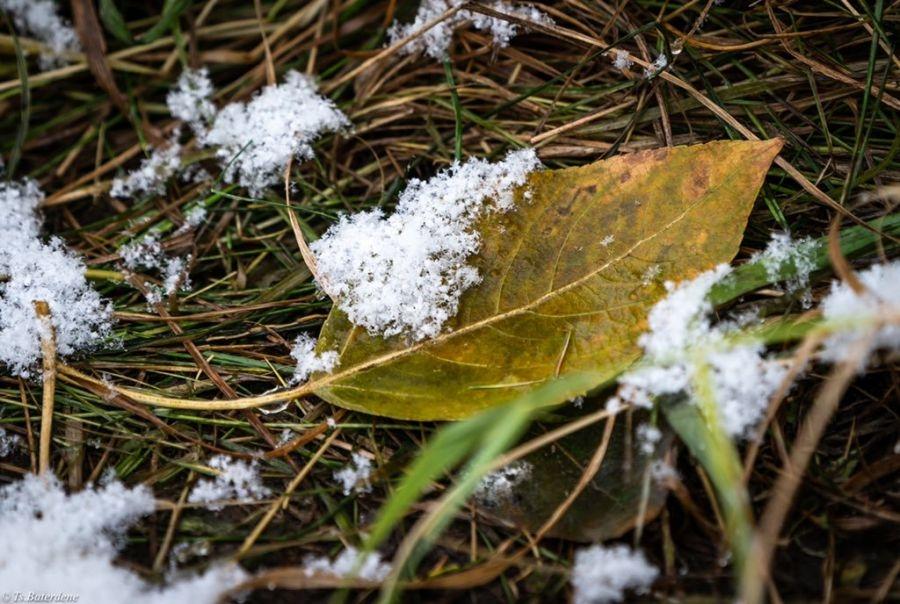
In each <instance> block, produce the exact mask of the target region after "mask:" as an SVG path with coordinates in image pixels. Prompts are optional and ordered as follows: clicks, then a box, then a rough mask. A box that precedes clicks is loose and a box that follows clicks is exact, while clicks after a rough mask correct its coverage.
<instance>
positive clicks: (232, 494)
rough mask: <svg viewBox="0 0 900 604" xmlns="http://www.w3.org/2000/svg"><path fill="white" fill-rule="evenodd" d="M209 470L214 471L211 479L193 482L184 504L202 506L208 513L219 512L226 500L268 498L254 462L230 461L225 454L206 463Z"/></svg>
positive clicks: (267, 491)
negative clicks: (208, 510)
mask: <svg viewBox="0 0 900 604" xmlns="http://www.w3.org/2000/svg"><path fill="white" fill-rule="evenodd" d="M209 467H211V468H213V469H214V470H217V471H218V474H217V475H216V477H215V479H212V480H210V479H205V480H200V481H198V482H197V484H196V486H194V489H193V490H192V491H191V494H190V497H188V501H190V502H191V503H203V504H206V507H207V508H209V509H210V510H221V509H222V508H223V507H224V505H223V503H222V502H223V501H224V500H227V499H240V500H254V501H255V500H258V499H263V498H265V497H268V495H269V489H268V488H266V487H265V486H264V485H263V483H262V479H261V478H260V476H259V467H258V465H257V463H256V461H244V460H240V459H233V458H231V457H228V456H227V455H216V456H215V457H213V458H211V459H210V460H209Z"/></svg>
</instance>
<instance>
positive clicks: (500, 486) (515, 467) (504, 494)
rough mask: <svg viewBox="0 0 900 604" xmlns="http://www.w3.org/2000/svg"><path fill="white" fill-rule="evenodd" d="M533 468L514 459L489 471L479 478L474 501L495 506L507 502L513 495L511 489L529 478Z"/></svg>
mask: <svg viewBox="0 0 900 604" xmlns="http://www.w3.org/2000/svg"><path fill="white" fill-rule="evenodd" d="M533 469H534V466H532V465H531V464H530V463H528V462H527V461H514V462H512V463H510V464H508V465H507V466H505V467H503V468H500V469H499V470H497V471H495V472H491V473H490V474H488V475H487V476H485V477H484V478H482V479H481V482H479V483H478V487H477V488H476V489H475V492H474V496H475V499H476V501H478V503H480V504H481V505H483V506H485V507H491V508H495V507H498V506H500V505H502V504H503V503H505V502H508V501H510V500H511V499H512V497H513V490H514V489H515V487H517V486H518V485H520V484H522V483H523V482H524V481H526V480H528V479H529V478H531V472H532V470H533Z"/></svg>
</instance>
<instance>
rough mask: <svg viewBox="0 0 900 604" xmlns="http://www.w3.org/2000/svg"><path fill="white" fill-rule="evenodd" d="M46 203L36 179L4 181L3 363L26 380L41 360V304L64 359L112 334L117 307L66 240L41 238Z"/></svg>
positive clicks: (0, 186) (0, 247)
mask: <svg viewBox="0 0 900 604" xmlns="http://www.w3.org/2000/svg"><path fill="white" fill-rule="evenodd" d="M43 199H44V194H43V192H42V191H41V190H40V188H39V187H38V185H37V183H35V182H34V181H32V180H27V179H26V180H23V181H18V182H4V183H0V275H2V276H3V277H5V279H4V280H2V281H0V364H3V365H6V367H7V368H8V369H9V370H10V371H11V373H12V374H13V375H17V376H20V377H31V376H32V375H33V369H34V366H35V363H36V362H37V361H38V360H39V359H40V357H41V335H42V333H43V326H42V323H41V321H40V320H39V319H38V317H37V314H36V313H35V309H34V302H35V301H38V300H42V301H45V302H47V303H48V304H49V306H50V313H51V320H52V325H53V328H54V331H55V332H56V350H57V353H58V354H59V355H60V356H63V357H66V356H69V355H72V354H75V353H77V352H83V351H87V350H91V349H94V348H96V347H97V346H98V345H99V344H100V343H101V342H102V341H103V340H105V339H107V338H109V337H110V336H111V335H112V309H111V307H110V305H109V304H108V303H107V302H105V301H104V300H103V299H102V298H101V297H100V294H98V293H97V292H96V291H94V289H93V288H91V286H90V285H89V284H88V282H87V280H85V278H84V271H85V266H84V263H82V261H81V260H80V259H79V258H78V257H77V256H75V255H74V254H73V253H72V252H70V251H69V250H67V249H66V247H65V245H64V244H63V242H62V241H61V240H60V239H56V238H53V239H50V240H49V241H48V242H46V243H45V242H44V241H42V240H41V236H40V229H41V223H42V220H41V219H40V217H39V215H38V206H39V205H40V203H41V201H43Z"/></svg>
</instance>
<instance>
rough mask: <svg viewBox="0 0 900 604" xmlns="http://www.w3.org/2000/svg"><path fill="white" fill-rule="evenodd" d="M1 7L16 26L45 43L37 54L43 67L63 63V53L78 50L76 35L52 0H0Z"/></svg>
mask: <svg viewBox="0 0 900 604" xmlns="http://www.w3.org/2000/svg"><path fill="white" fill-rule="evenodd" d="M0 9H3V10H4V11H6V12H7V13H9V15H10V16H11V17H12V19H13V22H14V23H15V24H16V27H17V28H19V29H20V30H22V31H24V32H28V33H30V34H31V35H32V36H34V38H35V39H36V40H38V41H39V42H42V43H43V44H44V45H46V47H47V51H46V52H44V53H43V54H42V55H41V57H40V64H41V68H42V69H51V68H53V67H57V66H59V65H62V64H65V63H66V57H64V56H62V55H65V54H70V53H75V52H79V51H80V50H81V43H80V42H79V41H78V34H76V33H75V30H74V29H72V26H71V25H70V24H69V23H68V22H67V21H66V20H65V19H63V18H62V17H60V16H59V13H58V12H57V9H56V3H55V2H53V1H52V0H0Z"/></svg>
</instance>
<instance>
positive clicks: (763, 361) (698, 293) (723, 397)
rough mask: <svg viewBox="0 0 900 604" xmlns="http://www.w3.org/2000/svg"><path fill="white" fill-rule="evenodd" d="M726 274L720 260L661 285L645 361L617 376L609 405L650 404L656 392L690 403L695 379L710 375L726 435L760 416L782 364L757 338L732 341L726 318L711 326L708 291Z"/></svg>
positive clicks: (743, 431) (644, 341)
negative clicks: (688, 276)
mask: <svg viewBox="0 0 900 604" xmlns="http://www.w3.org/2000/svg"><path fill="white" fill-rule="evenodd" d="M729 272H730V267H728V266H727V265H724V264H723V265H720V266H719V267H717V268H715V269H713V270H711V271H707V272H705V273H702V274H701V275H699V276H698V277H697V278H696V279H693V280H691V281H685V282H682V283H679V284H678V285H675V284H672V283H667V284H666V288H667V289H668V290H669V293H668V295H667V297H665V298H663V299H662V300H660V301H659V302H658V303H657V304H656V305H655V306H654V307H653V308H652V309H651V311H650V314H649V316H648V323H649V330H648V331H647V332H646V333H645V334H643V335H642V336H641V337H640V338H639V340H638V343H639V344H640V346H641V347H642V348H643V349H644V360H643V361H642V363H641V364H639V365H638V366H637V367H636V368H635V369H633V370H632V371H630V372H628V373H626V374H625V375H624V376H622V377H621V378H620V379H619V384H620V387H619V392H618V395H617V397H615V398H614V399H612V401H611V403H612V405H611V407H612V408H615V407H617V406H620V405H621V404H622V403H623V402H624V403H631V404H634V405H637V406H639V407H650V406H652V404H653V400H654V399H655V398H656V397H659V396H665V395H676V394H680V393H684V394H686V395H687V396H688V397H689V398H690V399H691V400H692V401H694V402H696V392H697V384H698V382H699V380H709V382H710V385H711V389H710V390H711V392H712V396H713V398H714V403H715V410H716V415H717V420H718V422H719V423H720V424H721V426H722V428H723V429H724V430H725V431H726V432H727V433H728V434H729V435H730V436H732V437H741V436H745V435H747V434H748V432H749V431H750V430H751V429H752V427H753V426H755V425H756V424H757V423H758V422H759V421H760V420H761V419H762V417H763V416H764V415H765V412H766V407H767V405H768V402H769V398H770V397H771V396H772V394H773V393H774V392H775V390H776V389H777V388H778V387H779V385H780V384H781V381H782V379H783V378H784V375H785V371H786V369H785V368H784V366H783V365H781V364H780V363H779V362H777V361H776V360H774V359H771V358H768V357H767V356H766V355H765V346H764V345H763V343H762V342H758V341H754V340H753V339H752V338H742V339H741V341H740V342H735V341H733V340H734V337H733V336H734V335H735V334H733V333H731V331H732V325H731V324H728V323H721V324H719V325H713V323H712V320H711V318H710V317H711V315H712V311H713V308H712V304H711V303H710V302H709V299H708V294H709V291H710V289H711V288H712V287H713V285H715V284H716V283H717V282H718V281H719V280H720V279H722V278H723V277H725V276H726V275H727V274H728V273H729Z"/></svg>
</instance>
